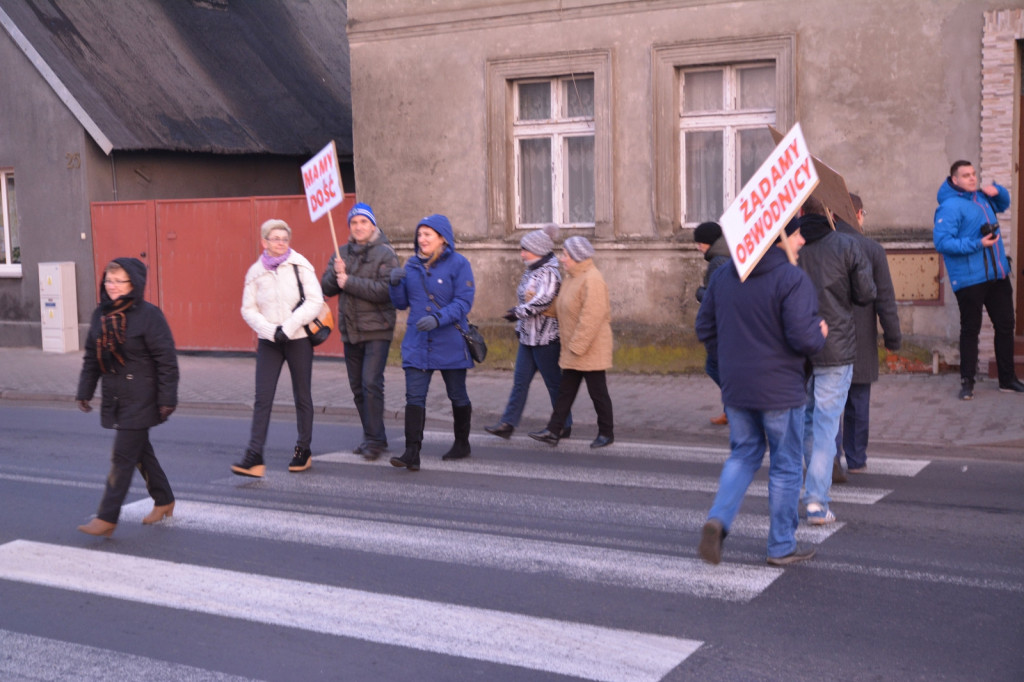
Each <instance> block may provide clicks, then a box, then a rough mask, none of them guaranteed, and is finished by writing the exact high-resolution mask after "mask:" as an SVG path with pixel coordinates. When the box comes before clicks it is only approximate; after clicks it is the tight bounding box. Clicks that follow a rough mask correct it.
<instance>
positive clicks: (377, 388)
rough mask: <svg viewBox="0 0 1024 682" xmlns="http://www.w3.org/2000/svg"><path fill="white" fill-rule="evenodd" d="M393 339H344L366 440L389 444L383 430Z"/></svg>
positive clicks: (349, 379)
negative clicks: (349, 341) (352, 341)
mask: <svg viewBox="0 0 1024 682" xmlns="http://www.w3.org/2000/svg"><path fill="white" fill-rule="evenodd" d="M390 348H391V340H390V339H387V340H383V341H364V342H362V343H347V342H346V343H345V369H346V370H348V385H349V388H351V389H352V400H353V402H355V404H356V410H358V411H359V421H361V422H362V424H363V442H364V443H369V444H371V445H380V446H383V447H387V445H388V437H387V434H386V433H385V432H384V367H385V366H386V365H387V364H388V350H389V349H390Z"/></svg>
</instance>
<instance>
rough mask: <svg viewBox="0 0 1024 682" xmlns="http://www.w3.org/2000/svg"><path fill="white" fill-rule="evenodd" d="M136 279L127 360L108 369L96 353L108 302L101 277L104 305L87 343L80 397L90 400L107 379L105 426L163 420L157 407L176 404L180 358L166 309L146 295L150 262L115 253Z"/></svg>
mask: <svg viewBox="0 0 1024 682" xmlns="http://www.w3.org/2000/svg"><path fill="white" fill-rule="evenodd" d="M115 261H116V262H117V263H118V264H120V265H121V267H123V268H124V269H125V272H127V273H128V278H129V279H130V280H131V282H132V292H131V293H130V294H128V295H129V296H131V297H134V298H135V304H134V305H133V306H132V307H130V308H129V309H128V311H127V312H126V313H125V318H126V323H125V341H124V345H123V346H122V349H121V350H122V353H123V356H124V361H125V364H124V365H121V364H119V363H117V362H116V361H115V362H112V363H111V365H110V367H109V368H108V371H107V372H106V373H104V372H102V371H101V369H100V363H99V358H98V357H97V356H96V340H97V339H98V338H99V337H100V334H101V327H100V319H101V317H102V316H103V304H104V303H109V302H110V297H109V296H108V295H107V292H106V290H105V289H104V287H103V283H102V275H101V280H100V305H98V306H97V307H96V309H95V310H94V311H93V313H92V320H91V321H90V324H89V334H88V337H87V339H86V342H85V356H84V358H83V361H82V373H81V375H80V376H79V379H78V392H77V393H76V395H75V399H76V400H92V397H93V394H94V393H95V391H96V384H97V383H98V382H99V380H100V379H101V378H102V379H103V386H102V390H101V394H102V405H101V407H100V423H101V424H102V425H103V428H105V429H126V430H134V429H148V428H150V427H152V426H156V425H157V424H159V423H160V411H159V409H158V407H159V406H161V405H165V406H171V407H173V406H176V405H177V404H178V357H177V354H176V352H175V349H174V338H173V336H172V335H171V328H170V327H169V326H168V324H167V319H166V318H165V317H164V314H163V312H161V311H160V309H159V308H157V307H156V306H155V305H153V304H152V303H149V302H147V301H145V300H144V299H143V295H144V292H145V289H146V266H145V265H144V264H143V263H142V261H139V260H137V259H135V258H117V259H115Z"/></svg>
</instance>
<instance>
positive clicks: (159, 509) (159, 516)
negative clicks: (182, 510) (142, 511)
mask: <svg viewBox="0 0 1024 682" xmlns="http://www.w3.org/2000/svg"><path fill="white" fill-rule="evenodd" d="M165 516H166V517H167V518H170V517H172V516H174V503H173V502H171V503H170V504H165V505H163V506H161V505H154V506H153V511H151V512H149V513H148V514H146V516H145V517H144V518H143V519H142V525H144V526H151V525H153V524H154V523H157V522H159V521H163V519H164V517H165Z"/></svg>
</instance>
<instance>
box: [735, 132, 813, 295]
mask: <svg viewBox="0 0 1024 682" xmlns="http://www.w3.org/2000/svg"><path fill="white" fill-rule="evenodd" d="M817 185H818V172H817V170H815V168H814V162H813V161H812V159H811V152H810V151H809V150H808V149H807V142H806V141H805V140H804V136H803V133H802V132H801V130H800V124H799V123H797V124H796V125H794V126H793V127H792V128H791V129H790V131H789V132H788V133H786V136H785V137H783V138H782V141H781V142H780V143H779V145H778V146H777V147H776V148H775V149H774V150H772V153H771V154H769V155H768V158H767V159H765V161H764V163H762V164H761V167H760V168H758V169H757V172H756V173H754V175H753V176H751V178H750V180H749V181H747V184H746V185H744V186H743V189H742V190H741V191H740V193H739V194H738V195H737V196H736V199H735V200H734V201H733V202H732V204H730V205H729V208H727V209H726V210H725V213H723V214H722V217H721V218H720V219H719V224H720V225H721V226H722V234H723V235H724V236H725V241H726V243H727V244H728V245H729V253H730V254H731V255H732V261H733V263H735V264H736V270H737V271H738V272H739V275H740V280H741V281H742V280H745V279H746V278H747V275H749V274H750V271H751V270H753V269H754V266H755V265H757V262H758V261H759V260H761V256H763V255H764V253H765V251H767V250H768V247H770V246H771V245H772V243H773V242H774V241H775V236H776V235H778V233H779V232H780V231H781V230H782V228H784V227H785V226H786V223H788V222H789V220H790V219H791V218H792V217H793V215H794V214H796V212H797V211H798V210H799V209H800V206H801V205H802V204H803V203H804V201H805V200H806V199H807V197H809V196H811V193H812V192H813V191H814V188H815V187H816V186H817Z"/></svg>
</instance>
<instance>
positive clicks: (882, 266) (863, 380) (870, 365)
mask: <svg viewBox="0 0 1024 682" xmlns="http://www.w3.org/2000/svg"><path fill="white" fill-rule="evenodd" d="M836 232H840V233H842V234H848V235H851V236H852V237H853V238H854V240H855V241H856V242H857V243H858V244H860V246H861V248H862V249H863V250H864V255H866V256H867V257H868V260H869V261H871V273H872V276H873V278H874V280H875V289H876V291H877V295H876V296H875V301H874V303H869V304H868V305H857V306H854V307H853V324H854V328H855V329H856V336H857V357H856V358H854V361H853V383H855V384H870V383H874V382H875V381H878V323H879V322H881V323H882V341H883V343H884V344H885V347H886V348H887V349H889V350H891V351H897V350H899V349H900V344H901V343H902V341H903V336H902V334H901V332H900V316H899V312H898V310H897V308H896V289H895V287H893V285H892V275H891V274H890V273H889V261H888V260H886V257H885V248H884V247H883V246H882V245H881V244H879V243H878V242H876V241H875V240H874V239H871V238H870V237H868V236H866V235H863V234H861V233H860V232H858V231H857V229H856V228H855V227H853V226H852V225H849V224H848V223H844V222H843V221H842V220H837V221H836Z"/></svg>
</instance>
